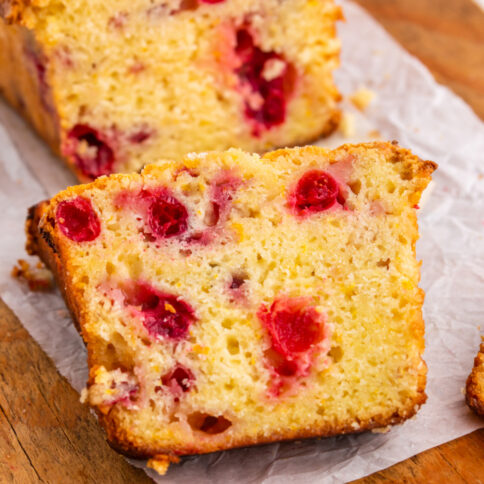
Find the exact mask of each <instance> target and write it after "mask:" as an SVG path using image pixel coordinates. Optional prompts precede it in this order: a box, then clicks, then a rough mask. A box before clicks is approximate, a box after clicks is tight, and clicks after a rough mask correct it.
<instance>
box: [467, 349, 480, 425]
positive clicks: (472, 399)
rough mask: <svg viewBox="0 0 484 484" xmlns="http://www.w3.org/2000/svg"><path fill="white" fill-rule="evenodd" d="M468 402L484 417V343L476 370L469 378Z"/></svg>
mask: <svg viewBox="0 0 484 484" xmlns="http://www.w3.org/2000/svg"><path fill="white" fill-rule="evenodd" d="M466 401H467V405H469V407H470V408H472V410H474V412H476V413H477V415H481V416H484V343H482V344H481V348H480V350H479V353H477V356H476V358H475V360H474V368H473V369H472V372H471V374H470V375H469V378H467V385H466Z"/></svg>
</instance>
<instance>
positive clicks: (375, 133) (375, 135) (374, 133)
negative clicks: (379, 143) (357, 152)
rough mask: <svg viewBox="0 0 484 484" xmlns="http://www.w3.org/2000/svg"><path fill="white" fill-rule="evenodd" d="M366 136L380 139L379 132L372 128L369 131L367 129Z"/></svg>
mask: <svg viewBox="0 0 484 484" xmlns="http://www.w3.org/2000/svg"><path fill="white" fill-rule="evenodd" d="M368 138H376V139H381V133H380V131H378V130H377V129H372V130H371V131H368Z"/></svg>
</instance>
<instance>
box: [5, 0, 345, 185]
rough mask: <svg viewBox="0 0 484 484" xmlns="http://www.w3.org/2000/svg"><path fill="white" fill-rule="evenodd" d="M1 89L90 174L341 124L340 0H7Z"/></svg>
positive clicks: (293, 140) (280, 140)
mask: <svg viewBox="0 0 484 484" xmlns="http://www.w3.org/2000/svg"><path fill="white" fill-rule="evenodd" d="M2 16H3V18H4V20H3V21H2V19H1V18H0V90H2V91H3V92H4V94H5V96H6V98H7V99H8V100H9V101H10V102H11V103H12V104H13V105H14V106H16V107H17V108H18V109H19V110H20V111H21V112H22V113H23V114H24V115H25V116H26V117H28V118H29V119H30V121H31V122H32V124H33V125H34V126H35V127H36V129H37V130H38V131H39V132H40V133H41V135H42V136H43V137H44V138H45V139H46V140H47V141H48V142H49V144H50V145H51V147H52V148H53V149H54V150H55V151H56V152H57V153H59V154H60V155H61V156H62V157H63V158H64V159H65V160H66V161H67V162H68V164H69V165H70V167H71V168H72V169H73V170H74V171H75V173H76V174H77V176H78V177H79V179H80V180H81V181H89V180H91V179H93V178H95V177H96V176H99V175H104V174H108V173H111V172H131V171H137V170H139V169H140V168H141V167H142V166H143V165H144V164H145V163H146V162H148V161H150V162H151V161H152V160H154V159H160V158H168V159H175V160H180V159H181V157H182V156H183V155H184V154H185V153H187V152H190V151H206V150H214V149H217V150H222V149H227V148H230V147H239V148H243V149H246V150H249V151H257V152H263V151H268V150H269V149H272V148H274V147H277V146H279V147H282V146H290V145H294V144H305V143H306V142H308V141H310V140H313V139H316V138H318V137H319V136H322V135H325V134H329V133H330V132H331V131H332V130H333V129H334V128H335V127H336V125H337V122H338V119H339V111H338V109H337V108H336V103H337V101H338V99H339V94H338V92H337V90H336V88H335V86H334V84H333V79H332V71H333V70H334V69H335V67H336V66H337V65H338V61H339V48H340V45H339V41H338V40H337V39H336V36H335V35H336V34H335V22H336V20H337V19H339V18H341V11H340V9H339V7H337V6H335V5H334V2H333V0H284V1H282V0H158V1H153V0H135V1H133V0H118V1H116V2H107V3H106V2H101V4H100V2H99V1H98V0H69V1H66V0H30V1H27V0H19V1H14V0H0V17H2Z"/></svg>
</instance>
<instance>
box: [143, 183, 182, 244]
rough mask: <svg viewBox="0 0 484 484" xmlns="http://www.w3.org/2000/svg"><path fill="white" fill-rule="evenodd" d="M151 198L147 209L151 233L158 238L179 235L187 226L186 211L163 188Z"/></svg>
mask: <svg viewBox="0 0 484 484" xmlns="http://www.w3.org/2000/svg"><path fill="white" fill-rule="evenodd" d="M148 197H150V198H152V201H151V203H150V206H149V209H148V224H149V226H150V229H151V231H152V233H153V235H155V236H157V237H159V238H168V237H174V236H176V235H181V234H182V233H183V232H185V231H186V230H187V227H188V211H187V209H186V208H185V206H184V205H183V204H182V203H181V202H179V201H178V200H177V199H176V198H175V197H174V196H173V195H172V194H171V192H170V191H169V190H168V189H166V188H164V189H162V190H160V191H159V192H158V193H156V194H149V195H148Z"/></svg>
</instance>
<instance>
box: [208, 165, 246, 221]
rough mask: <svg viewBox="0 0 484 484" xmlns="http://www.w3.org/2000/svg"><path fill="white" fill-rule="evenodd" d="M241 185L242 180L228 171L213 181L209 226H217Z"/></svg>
mask: <svg viewBox="0 0 484 484" xmlns="http://www.w3.org/2000/svg"><path fill="white" fill-rule="evenodd" d="M241 183H242V180H241V179H240V178H238V177H236V176H234V175H232V174H231V173H230V172H229V171H224V172H222V173H221V174H220V175H219V176H218V177H217V178H216V179H215V181H214V183H213V185H212V194H211V203H212V205H211V213H210V217H209V220H208V221H207V222H208V225H209V226H214V225H217V224H218V223H219V221H220V218H221V217H224V216H225V215H226V214H227V211H228V208H229V204H230V202H231V201H232V199H233V197H234V193H235V192H236V191H237V189H238V188H239V186H240V185H241Z"/></svg>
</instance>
